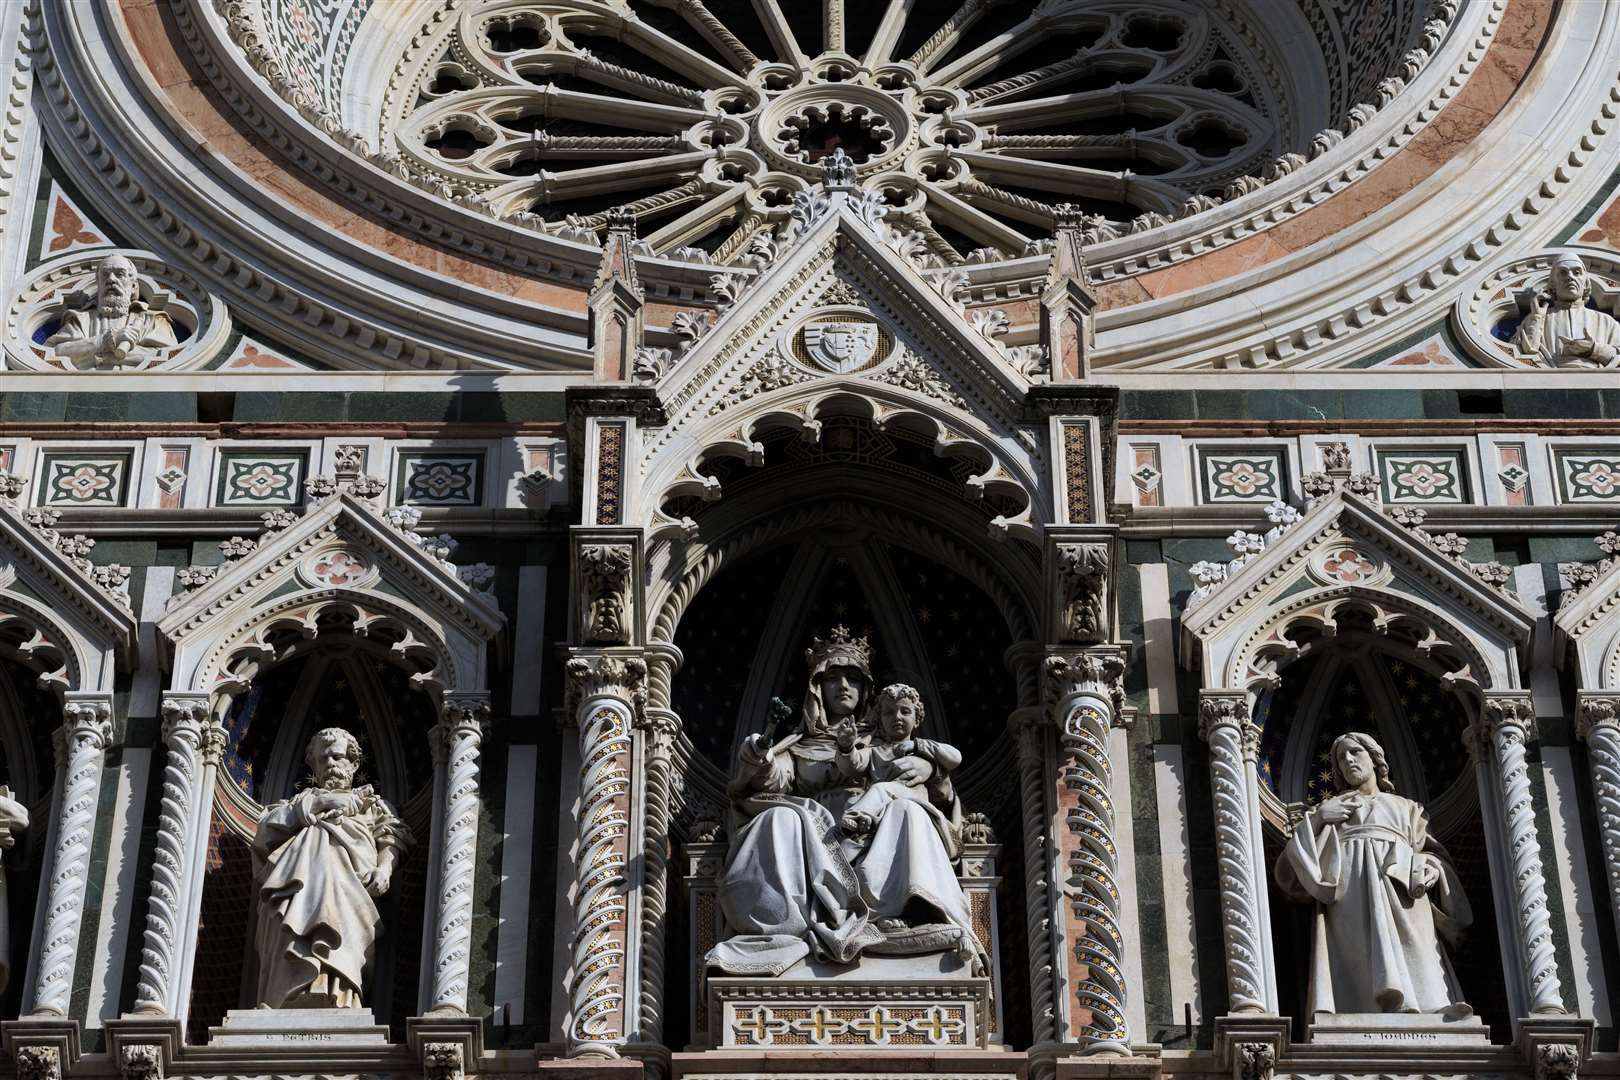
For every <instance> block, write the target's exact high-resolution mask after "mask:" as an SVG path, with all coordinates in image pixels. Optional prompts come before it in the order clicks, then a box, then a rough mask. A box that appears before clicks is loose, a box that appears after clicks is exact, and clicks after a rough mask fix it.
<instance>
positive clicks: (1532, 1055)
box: [1515, 1016, 1597, 1080]
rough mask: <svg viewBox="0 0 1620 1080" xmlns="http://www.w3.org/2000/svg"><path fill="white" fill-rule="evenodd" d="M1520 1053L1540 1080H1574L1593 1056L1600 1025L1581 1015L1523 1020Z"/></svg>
mask: <svg viewBox="0 0 1620 1080" xmlns="http://www.w3.org/2000/svg"><path fill="white" fill-rule="evenodd" d="M1515 1026H1516V1027H1517V1028H1518V1029H1519V1053H1521V1054H1523V1055H1524V1059H1525V1060H1526V1061H1528V1062H1529V1063H1530V1067H1531V1068H1532V1069H1534V1070H1535V1078H1536V1080H1574V1077H1575V1074H1576V1073H1577V1072H1578V1071H1579V1070H1580V1067H1581V1066H1582V1065H1584V1064H1585V1063H1586V1061H1587V1059H1588V1058H1590V1057H1591V1056H1592V1040H1593V1038H1594V1035H1595V1031H1596V1027H1597V1022H1596V1021H1594V1020H1592V1019H1591V1018H1589V1017H1579V1016H1530V1017H1526V1018H1525V1019H1523V1020H1520V1021H1519V1022H1518V1024H1517V1025H1515Z"/></svg>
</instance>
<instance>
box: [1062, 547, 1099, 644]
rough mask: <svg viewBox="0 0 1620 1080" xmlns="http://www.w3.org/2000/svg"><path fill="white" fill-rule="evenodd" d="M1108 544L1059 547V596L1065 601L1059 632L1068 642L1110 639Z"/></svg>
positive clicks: (1089, 642) (1085, 642)
mask: <svg viewBox="0 0 1620 1080" xmlns="http://www.w3.org/2000/svg"><path fill="white" fill-rule="evenodd" d="M1110 559H1111V553H1110V548H1109V545H1108V544H1106V543H1085V544H1059V545H1058V548H1057V576H1058V595H1059V596H1060V597H1061V599H1062V602H1063V608H1062V610H1061V612H1060V614H1059V624H1058V631H1059V633H1060V634H1061V635H1062V637H1061V640H1063V641H1065V642H1076V643H1081V644H1092V643H1095V642H1099V641H1106V640H1107V639H1108V637H1109V630H1110V627H1109V619H1108V607H1109V596H1108V568H1109V562H1110Z"/></svg>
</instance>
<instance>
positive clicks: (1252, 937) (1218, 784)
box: [1198, 691, 1277, 1015]
mask: <svg viewBox="0 0 1620 1080" xmlns="http://www.w3.org/2000/svg"><path fill="white" fill-rule="evenodd" d="M1198 733H1199V735H1200V736H1201V737H1202V738H1203V739H1204V741H1205V742H1206V743H1208V744H1209V781H1210V793H1211V796H1212V801H1213V803H1214V811H1215V858H1216V862H1217V864H1218V865H1219V867H1220V882H1221V926H1222V929H1223V931H1224V933H1225V937H1226V987H1227V995H1228V997H1229V999H1230V1005H1229V1007H1230V1010H1231V1011H1232V1012H1234V1013H1261V1014H1273V1015H1274V1014H1275V1013H1276V1012H1277V988H1276V982H1275V976H1274V975H1273V974H1272V965H1271V913H1270V909H1269V907H1268V905H1267V900H1266V882H1265V865H1264V859H1263V858H1262V854H1263V852H1264V848H1262V847H1261V846H1260V801H1259V788H1258V786H1257V777H1256V774H1255V754H1256V751H1257V749H1258V746H1259V735H1260V729H1259V728H1257V727H1256V726H1255V725H1254V723H1253V722H1252V721H1251V720H1250V719H1249V695H1248V693H1247V692H1246V691H1232V692H1228V691H1205V692H1204V693H1202V694H1201V695H1200V696H1199V700H1198Z"/></svg>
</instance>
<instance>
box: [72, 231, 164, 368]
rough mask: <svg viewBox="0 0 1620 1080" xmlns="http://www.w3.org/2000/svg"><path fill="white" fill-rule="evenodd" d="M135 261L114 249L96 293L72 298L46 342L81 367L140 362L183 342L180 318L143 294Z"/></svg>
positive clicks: (101, 270)
mask: <svg viewBox="0 0 1620 1080" xmlns="http://www.w3.org/2000/svg"><path fill="white" fill-rule="evenodd" d="M139 286H140V281H139V277H138V275H137V274H136V271H135V264H134V263H132V262H130V261H129V260H128V259H126V258H125V257H124V256H122V255H109V256H107V257H106V258H105V259H102V260H101V262H100V263H98V264H97V266H96V291H95V295H94V296H89V295H83V296H79V297H76V298H74V299H73V300H70V301H69V305H68V308H67V310H66V311H65V312H63V315H62V325H61V326H59V327H58V328H57V330H56V333H54V334H52V335H51V336H50V337H49V338H47V339H46V341H45V344H46V345H47V346H48V347H49V348H51V349H52V350H54V351H55V353H56V355H57V356H60V357H63V358H64V359H66V360H67V361H68V363H69V364H70V365H72V366H73V367H75V368H78V369H81V370H86V369H90V368H117V367H129V366H133V365H136V364H140V363H143V362H145V361H146V360H149V359H151V358H152V355H153V353H154V352H155V351H156V350H158V349H168V348H173V347H174V346H175V345H176V344H178V339H177V338H176V337H175V333H174V323H173V321H172V320H171V319H170V318H169V316H168V315H167V314H165V313H164V312H162V311H158V310H154V309H153V308H152V307H151V305H149V304H147V303H146V301H144V300H142V299H141V295H140V287H139Z"/></svg>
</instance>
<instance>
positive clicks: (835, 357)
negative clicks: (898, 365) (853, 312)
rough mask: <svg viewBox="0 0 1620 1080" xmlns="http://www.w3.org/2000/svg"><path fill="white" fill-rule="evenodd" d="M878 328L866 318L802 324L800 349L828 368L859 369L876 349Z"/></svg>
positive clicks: (841, 371) (838, 370)
mask: <svg viewBox="0 0 1620 1080" xmlns="http://www.w3.org/2000/svg"><path fill="white" fill-rule="evenodd" d="M877 343H878V328H877V324H876V323H869V322H822V323H813V324H811V325H810V326H807V327H805V328H804V351H805V352H806V353H808V354H809V356H810V359H812V360H814V361H815V362H816V363H817V364H820V365H821V366H822V367H824V368H826V369H827V370H828V371H832V372H837V373H839V374H842V373H844V372H849V371H859V370H860V369H861V368H863V367H865V366H866V365H867V364H868V363H869V362H870V361H871V359H872V354H873V353H874V352H876V351H877Z"/></svg>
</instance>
